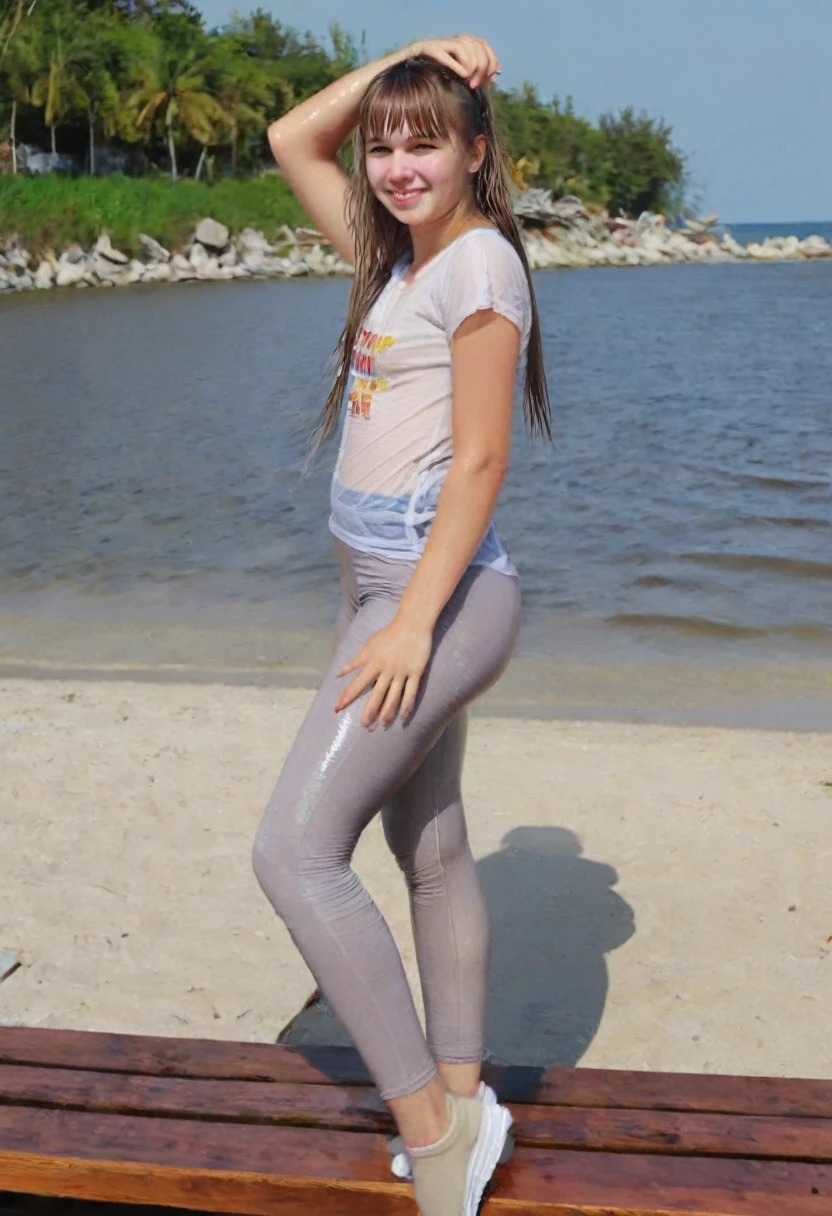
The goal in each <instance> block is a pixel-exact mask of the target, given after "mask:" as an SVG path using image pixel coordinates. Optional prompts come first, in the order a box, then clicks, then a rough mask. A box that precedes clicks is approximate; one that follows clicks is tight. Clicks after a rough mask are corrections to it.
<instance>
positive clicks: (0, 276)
mask: <svg viewBox="0 0 832 1216" xmlns="http://www.w3.org/2000/svg"><path fill="white" fill-rule="evenodd" d="M11 287H12V280H11V275H8V274H6V272H5V270H0V291H9V290H10V289H11Z"/></svg>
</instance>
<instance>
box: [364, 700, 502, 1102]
mask: <svg viewBox="0 0 832 1216" xmlns="http://www.w3.org/2000/svg"><path fill="white" fill-rule="evenodd" d="M467 733H468V711H467V710H465V709H463V710H461V711H460V713H458V714H457V716H456V717H455V718H454V719H453V720H452V721H451V722H450V723H449V724H448V726H446V728H445V730H444V731H443V733H442V735H441V737H440V738H439V739H438V741H437V742H436V743H435V744H434V745H433V747H432V748H431V750H430V752H429V753H428V755H427V756H426V757H425V759H424V760H423V761H422V763H421V764H420V765H419V767H418V768H417V770H416V772H415V773H414V774H413V776H412V777H410V778H409V779H408V780H407V781H406V782H405V783H404V785H403V786H402V787H401V789H400V790H399V791H398V792H397V793H396V794H394V796H393V798H392V799H391V800H390V802H389V803H388V804H387V805H386V806H385V807H384V809H383V811H382V823H383V825H384V834H385V836H386V838H387V843H388V844H389V846H390V849H391V851H392V852H393V854H394V855H395V857H396V860H397V861H398V864H399V867H400V868H401V870H402V872H403V874H404V876H405V880H406V882H407V887H408V893H409V896H410V916H411V922H412V924H413V936H414V941H415V944H416V958H417V962H418V965H419V975H420V978H421V982H422V995H423V997H424V1002H425V1017H426V1024H427V1041H428V1046H429V1048H430V1051H431V1054H432V1056H433V1058H434V1059H435V1060H436V1062H437V1064H438V1066H439V1071H440V1074H441V1076H442V1078H443V1080H444V1081H445V1083H446V1084H447V1085H448V1088H449V1089H452V1090H454V1092H455V1093H463V1094H464V1093H474V1092H475V1091H476V1089H477V1085H478V1083H479V1079H480V1065H481V1062H482V1057H483V1051H484V1037H485V1014H486V1002H487V997H488V971H489V961H490V951H491V918H490V915H489V911H488V904H487V903H486V899H485V896H484V894H483V890H482V886H481V885H480V881H479V876H478V874H477V867H476V863H475V861H474V857H473V854H472V852H471V846H470V844H469V842H468V830H467V827H466V824H465V813H464V810H463V805H462V792H461V779H462V763H463V759H464V756H465V742H466V736H467Z"/></svg>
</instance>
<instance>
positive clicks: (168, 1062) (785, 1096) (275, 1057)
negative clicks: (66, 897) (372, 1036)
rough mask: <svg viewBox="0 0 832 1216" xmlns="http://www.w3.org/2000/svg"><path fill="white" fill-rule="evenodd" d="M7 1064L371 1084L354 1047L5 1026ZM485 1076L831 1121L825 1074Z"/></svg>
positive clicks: (557, 1094)
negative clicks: (806, 1077)
mask: <svg viewBox="0 0 832 1216" xmlns="http://www.w3.org/2000/svg"><path fill="white" fill-rule="evenodd" d="M0 1063H4V1064H30V1065H44V1066H47V1067H56V1068H76V1069H77V1068H82V1069H89V1070H93V1071H102V1072H123V1073H124V1072H126V1073H137V1074H142V1075H146V1076H178V1077H192V1078H195V1079H199V1078H204V1079H216V1080H222V1079H226V1080H240V1081H246V1080H247V1081H281V1082H285V1083H287V1084H291V1083H297V1084H313V1085H315V1084H336V1085H367V1084H369V1083H370V1082H369V1077H368V1075H367V1071H366V1069H365V1068H364V1065H363V1064H362V1062H361V1059H360V1057H359V1056H358V1054H357V1052H355V1051H354V1050H353V1049H352V1048H345V1047H276V1046H272V1045H271V1044H268V1043H226V1042H220V1041H215V1040H203V1039H170V1038H151V1037H149V1036H148V1037H145V1036H143V1035H110V1034H96V1033H94V1032H91V1031H83V1030H81V1031H73V1030H30V1029H28V1028H25V1027H0ZM484 1075H485V1077H486V1079H487V1080H489V1082H490V1083H491V1084H493V1085H495V1087H496V1088H497V1090H498V1093H499V1094H500V1096H501V1097H502V1098H503V1099H504V1100H505V1101H507V1102H511V1103H512V1104H522V1103H528V1104H534V1105H552V1106H590V1107H604V1108H612V1109H615V1108H619V1109H625V1110H628V1109H637V1110H665V1111H672V1110H676V1111H688V1112H700V1113H713V1114H751V1115H771V1116H790V1115H794V1116H800V1117H807V1118H809V1117H810V1118H818V1119H830V1118H832V1081H827V1080H800V1079H795V1078H791V1077H740V1076H737V1077H731V1076H712V1075H698V1074H686V1073H640V1072H625V1071H618V1070H605V1069H590V1068H549V1069H537V1068H529V1067H522V1066H520V1067H503V1066H500V1067H496V1066H489V1065H487V1066H486V1067H485V1069H484Z"/></svg>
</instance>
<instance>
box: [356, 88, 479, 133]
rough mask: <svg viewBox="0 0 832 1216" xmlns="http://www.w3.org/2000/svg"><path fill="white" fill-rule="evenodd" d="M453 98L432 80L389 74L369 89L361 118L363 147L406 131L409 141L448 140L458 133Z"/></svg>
mask: <svg viewBox="0 0 832 1216" xmlns="http://www.w3.org/2000/svg"><path fill="white" fill-rule="evenodd" d="M457 109H458V107H457V106H455V105H454V101H453V98H452V97H451V96H449V94H448V92H447V90H446V89H444V88H442V87H441V85H440V83H439V81H438V80H437V79H436V78H435V77H434V78H431V77H430V76H421V75H416V74H415V73H408V74H407V75H405V74H404V73H402V74H400V75H399V74H397V73H393V72H391V73H389V75H385V76H384V77H380V78H379V79H378V80H377V81H376V82H374V85H373V86H371V87H370V89H368V91H367V93H366V94H365V98H364V105H363V107H362V113H361V117H360V125H361V133H362V135H363V137H364V141H365V143H366V142H368V141H370V140H372V139H380V140H388V139H390V138H391V137H392V136H393V135H395V134H397V133H399V132H401V131H407V132H408V133H409V135H410V137H411V138H412V139H441V140H446V139H449V138H450V136H451V133H452V132H457V131H458V130H459V115H458V114H457V113H455V111H456V110H457Z"/></svg>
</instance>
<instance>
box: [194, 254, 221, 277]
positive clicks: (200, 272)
mask: <svg viewBox="0 0 832 1216" xmlns="http://www.w3.org/2000/svg"><path fill="white" fill-rule="evenodd" d="M196 277H197V278H198V279H218V278H221V268H220V264H219V262H218V261H217V259H216V258H209V259H208V261H207V262H201V263H200V264H199V266H197V267H196Z"/></svg>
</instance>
